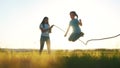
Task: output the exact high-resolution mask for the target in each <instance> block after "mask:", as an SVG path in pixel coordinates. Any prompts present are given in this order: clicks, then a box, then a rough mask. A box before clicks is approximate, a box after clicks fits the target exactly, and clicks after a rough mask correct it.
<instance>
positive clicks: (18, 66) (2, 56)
mask: <svg viewBox="0 0 120 68" xmlns="http://www.w3.org/2000/svg"><path fill="white" fill-rule="evenodd" d="M0 68H120V50H105V49H100V50H73V51H69V50H54V51H52V53H51V55H48V54H47V52H46V51H44V52H43V53H42V55H40V54H39V52H38V51H37V50H29V51H15V50H3V49H1V50H0Z"/></svg>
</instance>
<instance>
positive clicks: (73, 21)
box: [64, 11, 84, 42]
mask: <svg viewBox="0 0 120 68" xmlns="http://www.w3.org/2000/svg"><path fill="white" fill-rule="evenodd" d="M75 17H77V18H75ZM70 18H71V21H70V23H69V27H68V29H67V31H66V33H65V35H64V36H67V33H68V31H69V29H70V26H71V27H72V28H73V32H72V33H71V35H70V37H69V39H68V40H69V41H73V42H74V41H76V40H77V39H79V38H80V37H81V36H83V35H84V33H83V32H81V29H80V27H79V25H80V26H82V21H81V19H80V20H79V21H78V15H77V14H76V12H75V11H71V12H70Z"/></svg>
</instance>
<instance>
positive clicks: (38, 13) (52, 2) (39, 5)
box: [0, 0, 120, 50]
mask: <svg viewBox="0 0 120 68" xmlns="http://www.w3.org/2000/svg"><path fill="white" fill-rule="evenodd" d="M70 11H76V13H77V14H78V16H79V19H81V20H82V23H83V26H82V27H80V28H81V30H82V32H84V33H85V35H84V37H81V38H80V39H79V40H82V41H84V42H86V41H87V40H89V39H99V38H105V37H110V36H114V35H117V34H119V33H120V30H119V29H120V24H119V23H120V0H0V48H13V49H14V48H15V49H19V48H20V49H21V48H25V49H26V48H27V49H39V48H40V45H39V44H40V42H39V40H40V35H41V31H40V29H39V25H40V23H41V21H42V20H43V18H44V17H45V16H47V17H49V23H50V25H52V24H54V25H56V26H58V27H60V28H61V29H63V30H64V31H66V30H67V27H68V24H69V21H70V20H71V19H70V16H69V12H70ZM71 32H72V29H70V31H69V34H68V35H67V37H64V34H65V33H64V32H63V31H61V30H60V29H58V28H56V27H53V29H52V33H51V34H50V39H51V49H68V50H69V49H70V50H73V49H100V48H105V49H114V48H115V49H120V37H116V38H112V39H107V40H101V41H90V42H89V43H88V44H87V45H84V44H83V43H81V42H80V41H79V40H77V41H76V42H69V41H68V37H69V35H70V33H71ZM44 48H45V49H46V44H45V47H44Z"/></svg>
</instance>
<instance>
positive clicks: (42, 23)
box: [40, 17, 49, 28]
mask: <svg viewBox="0 0 120 68" xmlns="http://www.w3.org/2000/svg"><path fill="white" fill-rule="evenodd" d="M45 19H48V17H44V18H43V20H42V22H41V24H40V25H43V28H44V27H45V25H44V24H45ZM46 24H48V25H49V22H47V23H46Z"/></svg>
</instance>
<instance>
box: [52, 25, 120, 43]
mask: <svg viewBox="0 0 120 68" xmlns="http://www.w3.org/2000/svg"><path fill="white" fill-rule="evenodd" d="M54 26H55V27H56V28H58V29H59V30H61V31H62V32H65V31H64V30H63V29H61V28H60V27H58V26H56V25H54ZM118 36H120V34H117V35H114V36H111V37H105V38H99V39H89V40H87V41H86V42H83V41H82V40H80V39H78V40H79V41H80V42H82V43H83V44H84V45H87V44H88V42H90V41H99V40H106V39H112V38H115V37H118Z"/></svg>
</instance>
